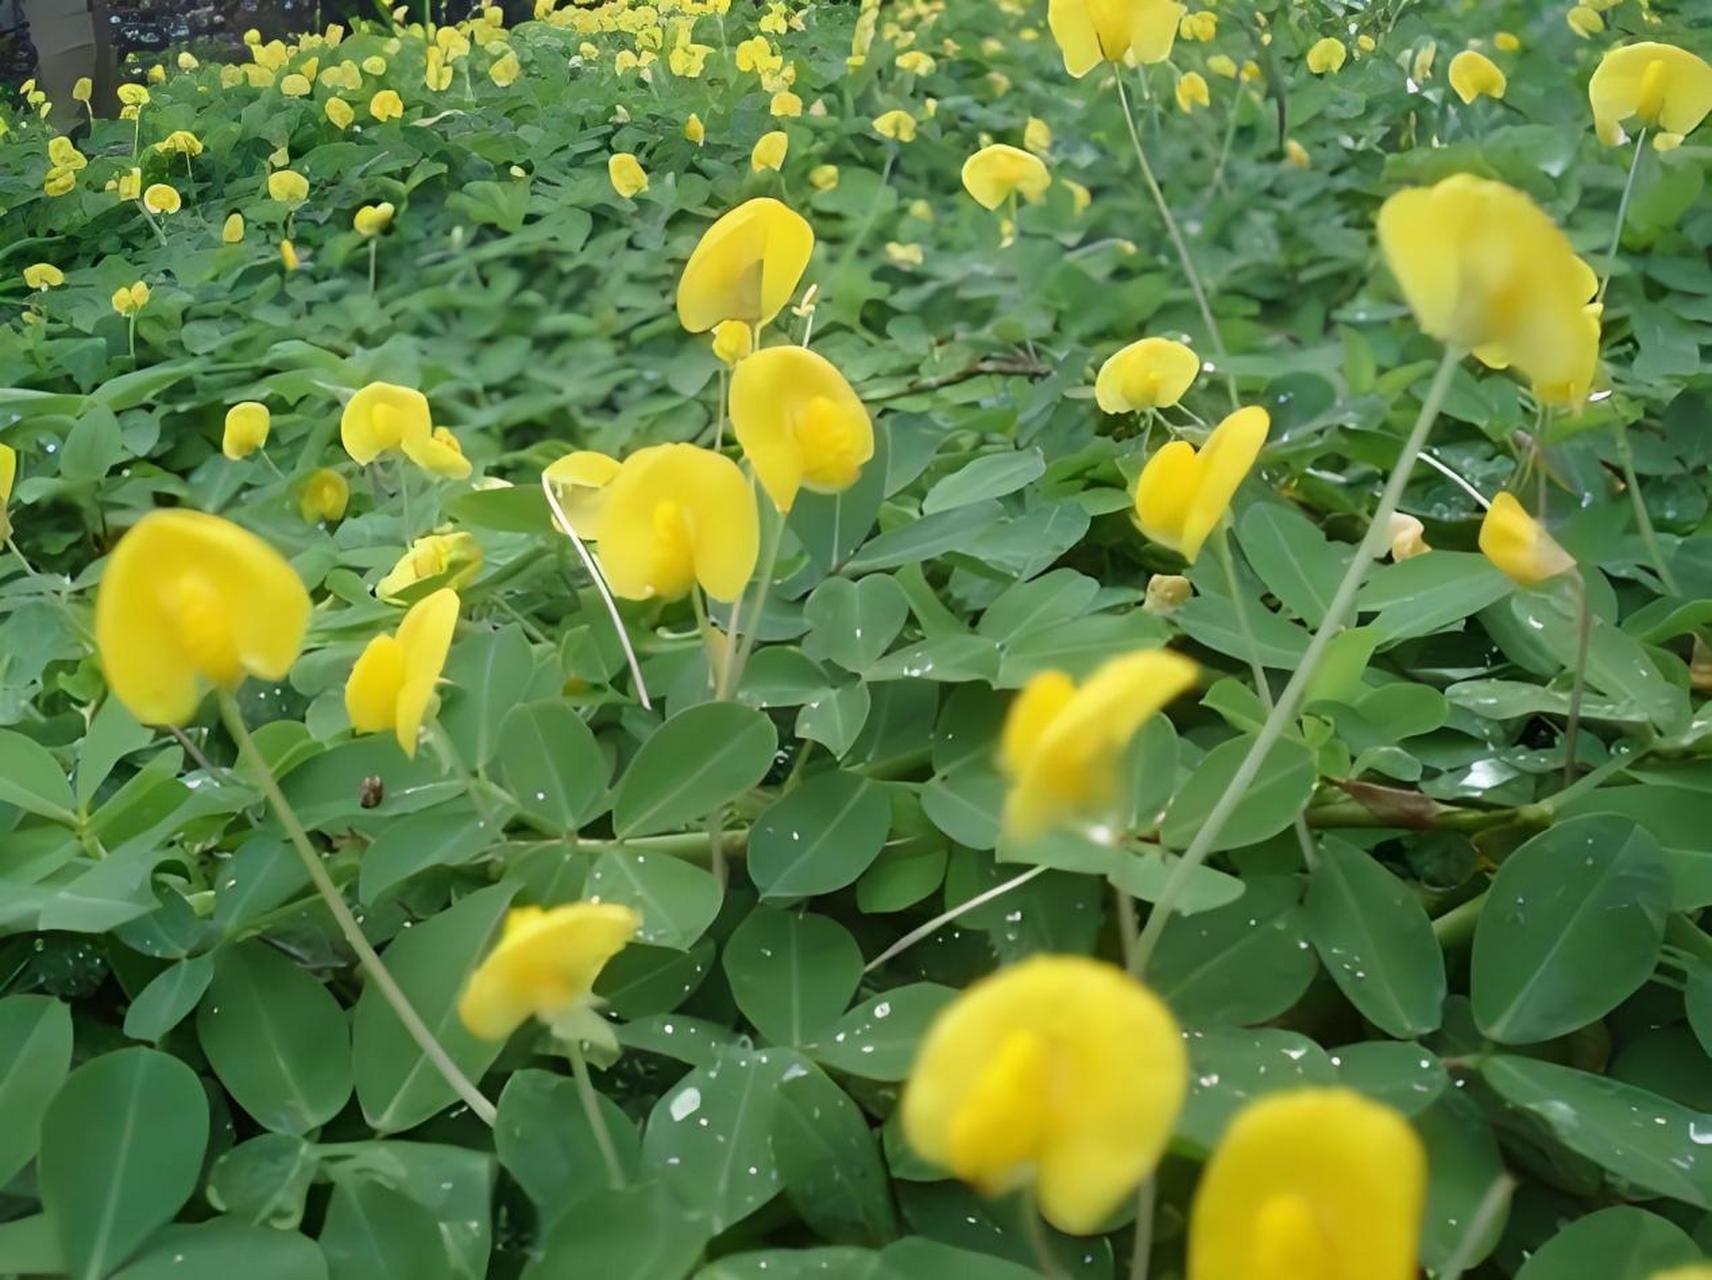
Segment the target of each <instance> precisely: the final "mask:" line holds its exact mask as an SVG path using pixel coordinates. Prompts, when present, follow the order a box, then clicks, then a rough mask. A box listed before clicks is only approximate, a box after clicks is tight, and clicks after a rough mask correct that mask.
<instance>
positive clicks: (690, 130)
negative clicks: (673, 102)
mask: <svg viewBox="0 0 1712 1280" xmlns="http://www.w3.org/2000/svg"><path fill="white" fill-rule="evenodd" d="M684 137H686V138H688V139H689V140H690V141H691V142H693V143H695V144H696V146H698V147H699V146H701V144H702V142H703V141H704V140H705V139H706V138H707V127H706V126H705V125H703V124H702V122H701V117H700V116H699V115H697V114H696V113H695V112H693V111H692V112H690V114H689V118H688V119H687V120H685V121H684Z"/></svg>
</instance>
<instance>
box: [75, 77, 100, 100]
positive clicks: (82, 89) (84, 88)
mask: <svg viewBox="0 0 1712 1280" xmlns="http://www.w3.org/2000/svg"><path fill="white" fill-rule="evenodd" d="M94 93H95V82H94V81H92V80H91V79H90V78H89V77H88V76H79V77H78V78H77V83H75V84H74V85H72V86H71V100H72V101H73V102H81V103H83V104H84V105H85V106H88V105H89V99H90V98H91V97H92V96H93V95H94Z"/></svg>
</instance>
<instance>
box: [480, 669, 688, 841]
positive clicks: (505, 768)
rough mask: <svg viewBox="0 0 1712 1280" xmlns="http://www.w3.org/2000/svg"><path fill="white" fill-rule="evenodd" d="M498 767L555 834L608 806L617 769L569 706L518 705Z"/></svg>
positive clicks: (531, 813)
mask: <svg viewBox="0 0 1712 1280" xmlns="http://www.w3.org/2000/svg"><path fill="white" fill-rule="evenodd" d="M664 731H665V730H664V728H662V729H661V732H664ZM497 763H498V768H499V778H500V781H501V782H502V783H503V784H504V785H505V787H506V789H507V790H508V791H510V792H511V794H512V796H513V798H515V799H516V801H517V803H518V805H519V806H520V807H521V808H522V810H523V813H524V815H525V816H526V817H528V818H530V819H532V820H533V821H534V822H536V823H537V824H538V825H539V826H541V827H542V828H543V829H544V830H546V831H548V832H550V833H553V834H559V833H561V832H562V833H565V834H570V833H573V832H575V831H577V830H578V829H579V828H581V827H582V826H583V825H584V824H585V823H587V822H588V821H589V820H590V819H591V818H594V817H596V816H597V815H599V814H600V813H601V812H602V811H604V810H605V808H606V803H607V781H608V779H609V778H610V777H611V774H612V766H611V765H610V764H609V763H608V761H607V758H606V754H605V753H604V752H603V751H602V750H601V749H600V744H599V743H597V742H596V741H595V740H594V734H593V733H592V732H590V730H589V727H588V725H587V724H586V723H585V722H584V721H583V718H582V717H581V716H579V715H578V714H577V713H576V711H575V709H574V708H572V707H571V706H570V705H569V704H567V703H564V702H557V701H547V702H528V703H524V704H523V705H521V706H517V707H513V708H512V709H511V713H510V714H509V715H507V716H506V717H505V721H504V723H503V724H502V725H501V726H500V730H499V753H498V762H497Z"/></svg>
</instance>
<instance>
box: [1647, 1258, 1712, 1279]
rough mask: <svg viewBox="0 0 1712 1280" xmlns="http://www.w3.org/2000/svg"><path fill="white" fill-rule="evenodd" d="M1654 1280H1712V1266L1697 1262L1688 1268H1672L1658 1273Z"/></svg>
mask: <svg viewBox="0 0 1712 1280" xmlns="http://www.w3.org/2000/svg"><path fill="white" fill-rule="evenodd" d="M1652 1280H1712V1265H1708V1264H1706V1263H1701V1262H1695V1263H1690V1264H1689V1265H1688V1266H1686V1267H1672V1268H1671V1269H1670V1270H1669V1271H1660V1272H1656V1273H1655V1274H1654V1275H1653V1278H1652Z"/></svg>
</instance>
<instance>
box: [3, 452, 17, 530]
mask: <svg viewBox="0 0 1712 1280" xmlns="http://www.w3.org/2000/svg"><path fill="white" fill-rule="evenodd" d="M17 479H18V451H17V450H16V449H14V448H13V447H12V446H11V445H9V444H0V538H6V537H10V536H11V525H10V524H8V523H7V519H6V504H7V503H8V502H10V501H11V500H12V485H13V484H14V483H15V482H16V481H17Z"/></svg>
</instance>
